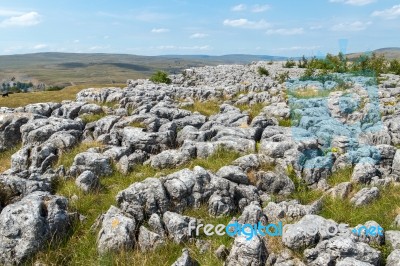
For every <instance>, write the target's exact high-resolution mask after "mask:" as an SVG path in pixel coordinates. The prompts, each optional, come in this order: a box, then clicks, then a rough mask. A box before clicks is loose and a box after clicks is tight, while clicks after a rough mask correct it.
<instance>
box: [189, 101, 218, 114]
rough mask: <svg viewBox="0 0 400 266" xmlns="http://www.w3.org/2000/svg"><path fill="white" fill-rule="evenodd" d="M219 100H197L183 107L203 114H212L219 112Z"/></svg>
mask: <svg viewBox="0 0 400 266" xmlns="http://www.w3.org/2000/svg"><path fill="white" fill-rule="evenodd" d="M219 105H220V103H219V102H218V101H207V102H201V101H195V102H194V103H193V105H191V106H185V107H182V109H185V110H188V111H190V112H199V113H200V114H202V115H205V116H210V115H214V114H217V113H219Z"/></svg>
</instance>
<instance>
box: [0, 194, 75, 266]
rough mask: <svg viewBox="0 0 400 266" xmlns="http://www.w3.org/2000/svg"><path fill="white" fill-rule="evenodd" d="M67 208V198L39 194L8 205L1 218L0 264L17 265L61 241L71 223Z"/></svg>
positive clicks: (30, 195) (0, 215)
mask: <svg viewBox="0 0 400 266" xmlns="http://www.w3.org/2000/svg"><path fill="white" fill-rule="evenodd" d="M67 205H68V201H67V199H66V198H64V197H60V196H53V195H50V194H49V193H47V192H39V191H38V192H33V193H32V194H29V195H27V196H26V197H24V198H23V199H22V200H21V201H19V202H16V203H13V204H9V205H7V206H6V207H5V208H4V209H3V210H2V212H1V214H0V263H1V264H5V265H17V264H18V265H20V264H22V263H23V262H25V261H26V260H27V259H29V258H30V257H32V256H33V255H35V254H36V253H37V252H38V251H40V250H41V249H44V248H45V247H46V244H47V243H48V241H50V240H51V241H55V240H57V239H61V238H62V237H64V236H65V234H66V233H67V231H68V229H69V227H70V224H71V222H72V221H71V220H70V216H69V214H68V213H67Z"/></svg>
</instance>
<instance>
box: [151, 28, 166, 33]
mask: <svg viewBox="0 0 400 266" xmlns="http://www.w3.org/2000/svg"><path fill="white" fill-rule="evenodd" d="M151 32H152V33H165V32H169V29H164V28H160V29H152V30H151Z"/></svg>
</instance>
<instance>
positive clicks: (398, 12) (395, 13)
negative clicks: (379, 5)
mask: <svg viewBox="0 0 400 266" xmlns="http://www.w3.org/2000/svg"><path fill="white" fill-rule="evenodd" d="M372 16H373V17H382V18H384V19H396V18H398V17H400V5H395V6H393V7H392V8H388V9H385V10H381V11H375V12H373V13H372Z"/></svg>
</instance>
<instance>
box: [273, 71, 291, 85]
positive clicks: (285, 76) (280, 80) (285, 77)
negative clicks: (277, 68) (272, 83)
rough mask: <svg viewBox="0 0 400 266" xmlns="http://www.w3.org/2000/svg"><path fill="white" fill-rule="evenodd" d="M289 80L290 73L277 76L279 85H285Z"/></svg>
mask: <svg viewBox="0 0 400 266" xmlns="http://www.w3.org/2000/svg"><path fill="white" fill-rule="evenodd" d="M288 79H289V71H286V72H283V73H280V74H278V75H276V76H275V80H276V81H277V82H278V83H279V84H283V83H284V82H286V81H287V80H288Z"/></svg>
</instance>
